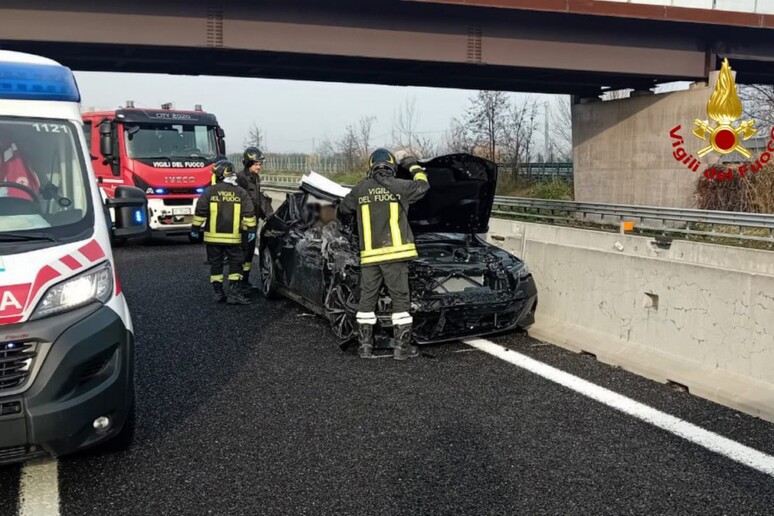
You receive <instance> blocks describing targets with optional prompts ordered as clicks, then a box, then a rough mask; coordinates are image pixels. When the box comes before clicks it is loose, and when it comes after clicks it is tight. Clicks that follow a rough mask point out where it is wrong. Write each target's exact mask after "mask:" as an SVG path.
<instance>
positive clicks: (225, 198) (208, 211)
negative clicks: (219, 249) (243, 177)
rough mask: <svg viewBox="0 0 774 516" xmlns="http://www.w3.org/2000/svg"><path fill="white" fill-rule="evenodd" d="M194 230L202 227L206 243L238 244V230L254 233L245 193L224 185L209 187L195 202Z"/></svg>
mask: <svg viewBox="0 0 774 516" xmlns="http://www.w3.org/2000/svg"><path fill="white" fill-rule="evenodd" d="M192 224H193V226H194V227H199V228H200V227H202V226H204V227H205V229H204V241H205V242H207V243H209V244H241V243H242V231H250V230H252V231H255V228H256V226H257V220H256V218H255V209H254V207H253V203H252V201H251V200H250V197H249V196H248V195H247V192H245V190H244V189H243V188H241V187H239V186H236V185H232V184H228V183H217V184H215V185H210V186H208V187H207V189H206V190H205V191H204V193H203V194H202V195H201V197H199V199H198V200H197V201H196V211H195V214H194V218H193V223H192Z"/></svg>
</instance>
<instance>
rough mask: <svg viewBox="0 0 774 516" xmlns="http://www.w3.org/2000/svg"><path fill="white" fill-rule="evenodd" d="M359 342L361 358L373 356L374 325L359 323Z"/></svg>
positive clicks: (358, 351) (358, 350)
mask: <svg viewBox="0 0 774 516" xmlns="http://www.w3.org/2000/svg"><path fill="white" fill-rule="evenodd" d="M358 343H359V344H360V346H358V348H357V354H358V355H359V356H360V358H373V357H374V355H373V350H374V325H373V324H360V325H358Z"/></svg>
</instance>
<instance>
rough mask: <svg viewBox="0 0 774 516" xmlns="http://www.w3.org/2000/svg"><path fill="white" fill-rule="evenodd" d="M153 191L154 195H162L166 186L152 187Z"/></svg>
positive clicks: (165, 190) (165, 191)
mask: <svg viewBox="0 0 774 516" xmlns="http://www.w3.org/2000/svg"><path fill="white" fill-rule="evenodd" d="M153 191H154V192H155V193H156V195H164V194H165V193H167V189H166V188H154V189H153Z"/></svg>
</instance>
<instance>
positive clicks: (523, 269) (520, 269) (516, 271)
mask: <svg viewBox="0 0 774 516" xmlns="http://www.w3.org/2000/svg"><path fill="white" fill-rule="evenodd" d="M508 271H509V272H510V273H511V274H513V275H514V276H516V277H517V278H519V279H520V280H523V279H524V278H526V277H527V276H529V274H530V270H529V267H527V264H526V263H524V262H520V263H517V264H515V265H513V266H512V267H509V268H508Z"/></svg>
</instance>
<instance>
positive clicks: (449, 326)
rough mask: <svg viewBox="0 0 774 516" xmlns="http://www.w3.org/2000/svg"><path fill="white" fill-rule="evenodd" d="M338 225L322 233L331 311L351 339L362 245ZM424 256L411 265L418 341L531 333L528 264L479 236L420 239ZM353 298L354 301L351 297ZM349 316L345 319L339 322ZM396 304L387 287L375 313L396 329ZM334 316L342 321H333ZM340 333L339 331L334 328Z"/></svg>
mask: <svg viewBox="0 0 774 516" xmlns="http://www.w3.org/2000/svg"><path fill="white" fill-rule="evenodd" d="M348 229H349V228H346V227H344V228H342V227H340V226H339V224H338V223H334V224H331V225H329V226H327V227H326V228H325V230H324V231H323V255H324V256H325V262H326V264H327V270H326V274H327V275H328V280H327V281H328V282H329V288H328V289H327V291H328V296H327V299H326V310H327V311H328V313H329V318H330V319H331V323H332V325H333V326H334V330H335V331H336V333H337V335H338V336H339V337H341V338H347V337H348V336H350V337H351V336H353V332H351V331H349V330H350V328H352V329H354V323H353V322H352V318H353V316H354V312H355V311H356V303H355V301H354V300H355V299H358V298H359V292H358V291H357V290H358V285H359V272H360V271H359V267H358V260H357V254H356V252H357V251H356V250H357V246H356V245H355V242H352V241H351V240H350V238H351V235H350V234H348V233H349V231H348ZM417 251H418V253H419V257H418V258H416V259H414V260H412V261H411V262H409V284H410V289H411V314H412V316H413V318H414V339H415V340H416V342H417V343H419V344H429V343H436V342H444V341H448V340H456V339H461V338H467V337H474V336H481V335H491V334H494V333H499V332H505V331H509V330H513V329H514V328H517V327H518V328H527V327H528V326H529V325H531V324H532V323H533V322H534V311H535V308H536V306H537V289H536V286H535V282H534V280H533V278H532V275H531V274H530V272H529V269H528V268H527V267H526V265H525V264H524V262H522V261H521V260H519V259H518V258H516V257H514V256H513V255H511V254H509V253H508V252H506V251H504V250H502V249H499V248H497V247H494V246H492V245H490V244H488V243H486V242H484V241H482V240H481V239H479V238H478V237H476V236H474V235H463V234H441V233H428V234H423V235H420V236H418V238H417ZM350 294H351V295H350ZM344 313H347V317H346V319H345V317H342V316H343V315H344ZM391 314H392V300H391V299H390V296H389V293H388V292H387V289H386V288H385V287H382V290H381V293H380V296H379V302H378V305H377V309H376V315H377V318H378V320H379V328H377V333H380V330H381V331H382V332H384V330H387V329H389V328H390V327H391V326H392V321H391ZM334 317H338V319H337V320H335V321H334ZM337 327H339V328H340V329H341V330H343V331H340V330H336V328H337Z"/></svg>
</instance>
